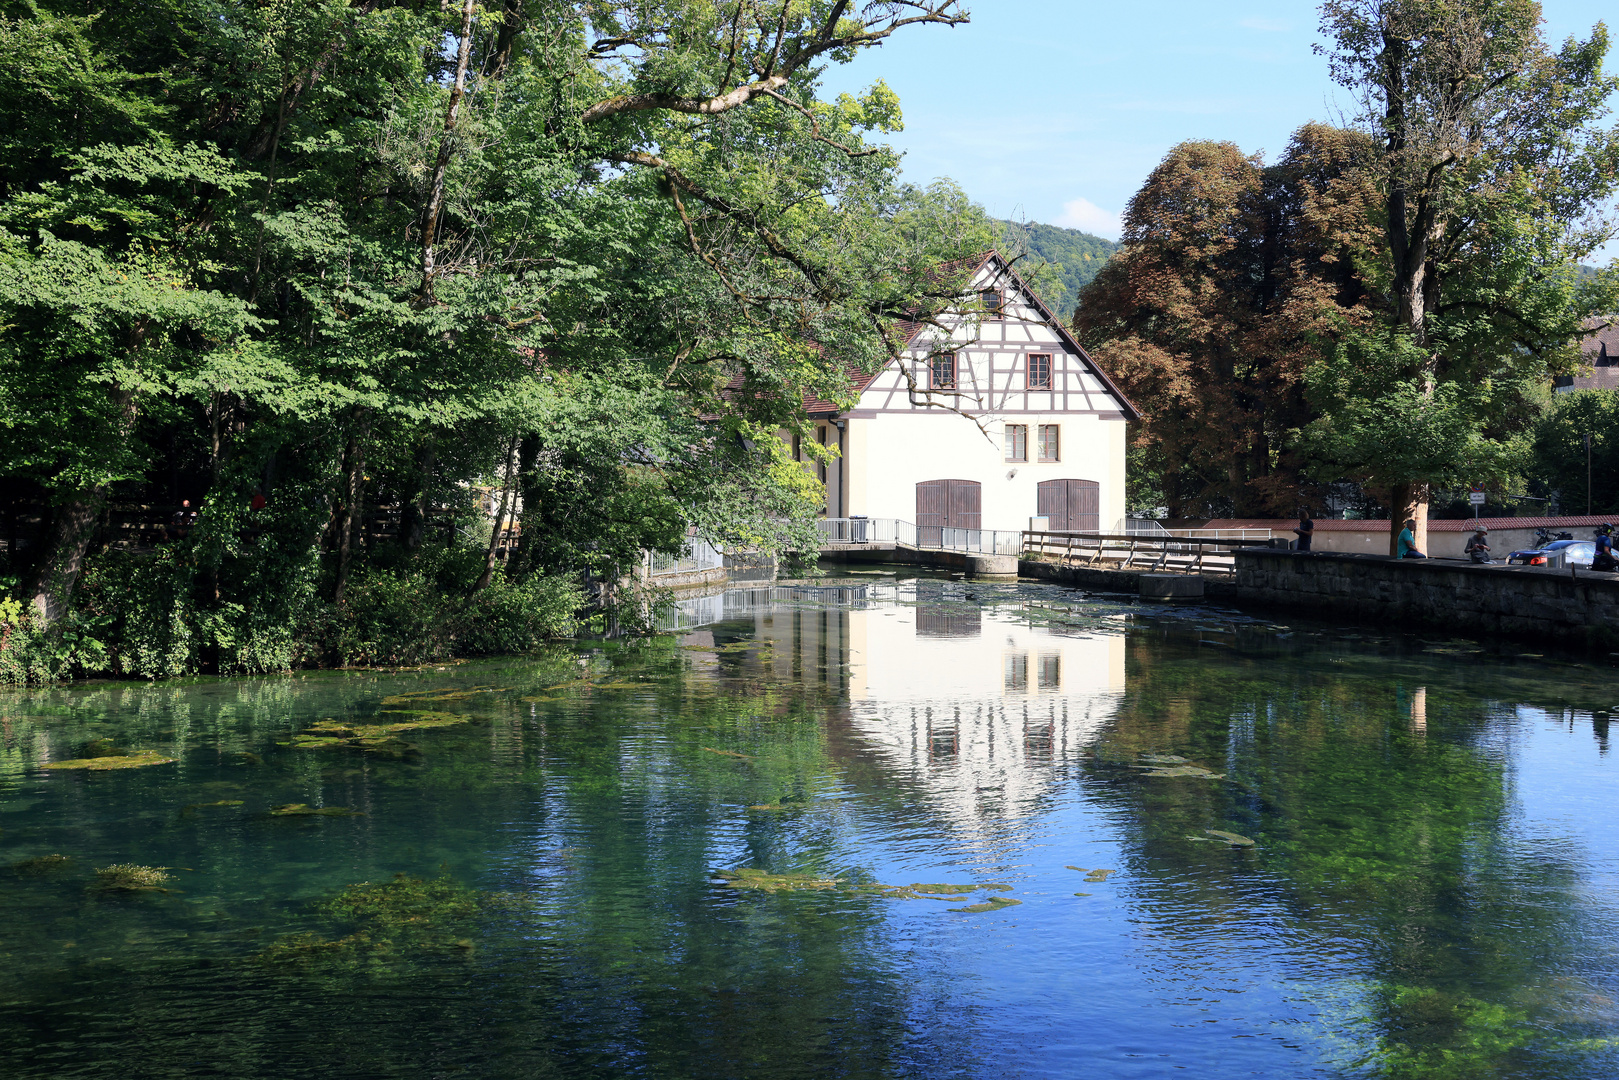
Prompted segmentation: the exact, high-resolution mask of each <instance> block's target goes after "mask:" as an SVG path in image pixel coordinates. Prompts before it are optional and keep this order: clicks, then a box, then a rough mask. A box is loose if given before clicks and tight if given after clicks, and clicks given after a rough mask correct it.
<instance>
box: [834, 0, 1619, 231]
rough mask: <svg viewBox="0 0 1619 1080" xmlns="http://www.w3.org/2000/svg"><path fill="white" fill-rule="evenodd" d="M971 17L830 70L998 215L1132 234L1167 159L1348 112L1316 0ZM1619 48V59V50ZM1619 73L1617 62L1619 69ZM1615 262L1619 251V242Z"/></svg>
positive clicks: (936, 169) (924, 162)
mask: <svg viewBox="0 0 1619 1080" xmlns="http://www.w3.org/2000/svg"><path fill="white" fill-rule="evenodd" d="M969 7H970V9H971V11H972V22H971V23H970V24H969V25H967V26H963V27H959V28H956V29H946V28H941V27H920V28H916V29H913V30H911V31H909V32H905V33H901V34H898V35H896V36H895V37H894V38H893V39H892V40H891V41H890V42H889V43H887V44H885V45H883V46H882V47H880V48H878V49H874V50H871V51H869V52H867V53H866V54H865V55H863V56H862V57H860V58H859V59H858V60H856V61H855V62H854V63H852V64H849V65H847V66H845V67H843V68H838V69H834V70H831V71H828V72H827V75H826V78H825V80H824V84H825V86H826V88H827V90H828V92H830V93H834V94H835V93H838V92H843V91H849V92H856V91H858V90H859V89H861V88H862V87H864V86H867V85H869V84H870V83H871V82H872V80H874V79H876V78H882V79H884V80H886V81H887V83H888V85H889V86H891V87H892V88H893V89H894V90H895V92H897V93H898V94H899V98H900V103H901V106H902V107H903V109H904V113H905V130H904V131H903V132H900V133H897V134H895V135H894V136H892V137H891V138H890V141H891V142H892V143H893V145H894V146H895V147H897V148H898V149H900V150H903V151H905V155H906V156H905V166H904V168H905V175H906V178H907V179H909V180H911V181H913V182H917V183H926V182H927V181H929V180H932V179H933V178H935V177H939V176H948V177H951V178H952V179H954V180H955V181H957V182H958V183H959V184H961V186H962V187H963V188H965V189H966V191H967V193H968V194H969V195H971V196H972V197H973V198H974V199H976V200H977V201H979V202H981V203H982V204H983V205H984V206H985V207H986V208H988V209H989V211H990V212H991V213H993V214H995V215H996V216H998V217H1011V218H1027V219H1028V220H1030V221H1043V222H1047V223H1050V224H1054V225H1067V226H1071V227H1073V228H1080V229H1085V230H1087V231H1089V232H1094V233H1098V234H1100V235H1102V236H1107V237H1109V238H1116V237H1117V236H1118V215H1119V213H1120V212H1121V211H1122V210H1123V209H1124V205H1125V203H1126V202H1127V201H1129V198H1130V196H1131V195H1132V194H1133V193H1134V192H1135V190H1136V188H1138V187H1139V186H1140V185H1141V182H1142V180H1144V179H1145V178H1146V176H1147V174H1148V173H1149V172H1150V171H1151V170H1152V168H1153V166H1155V165H1157V164H1158V162H1159V161H1160V160H1162V158H1163V156H1164V153H1165V151H1167V150H1168V149H1169V148H1170V147H1171V146H1173V145H1175V144H1176V143H1178V142H1180V141H1181V140H1183V139H1229V140H1231V141H1232V142H1235V143H1237V144H1238V145H1239V146H1241V147H1242V148H1243V149H1244V150H1245V151H1248V152H1250V153H1252V152H1254V151H1263V152H1264V154H1265V156H1266V157H1267V159H1274V158H1275V157H1277V156H1279V155H1280V154H1281V153H1282V151H1283V150H1285V149H1286V146H1287V139H1288V136H1289V135H1290V134H1291V133H1292V132H1293V130H1294V129H1295V128H1297V127H1298V126H1299V125H1300V124H1302V123H1304V122H1306V121H1308V120H1323V121H1333V120H1335V119H1337V118H1339V116H1340V114H1341V113H1342V112H1343V111H1346V110H1348V108H1349V105H1350V102H1349V101H1348V99H1347V97H1346V96H1345V95H1344V93H1343V92H1342V91H1341V90H1340V89H1338V88H1337V87H1336V86H1335V85H1334V84H1333V83H1332V81H1331V80H1330V79H1329V78H1328V76H1327V68H1326V63H1325V61H1324V60H1323V59H1322V58H1321V57H1319V56H1316V55H1315V54H1314V53H1313V52H1312V51H1311V46H1312V45H1313V44H1314V43H1315V42H1316V41H1317V40H1318V36H1317V34H1316V23H1317V19H1316V6H1315V4H1314V3H1311V2H1310V0H1262V2H1244V0H1135V2H1133V3H1131V2H1128V0H1126V2H1103V0H976V2H974V0H969ZM1543 7H1544V11H1545V16H1546V36H1547V38H1548V40H1551V41H1558V42H1560V41H1562V40H1563V39H1564V38H1565V37H1567V36H1568V35H1570V34H1577V35H1579V36H1580V37H1584V36H1586V35H1588V34H1589V33H1590V31H1591V27H1592V26H1593V25H1594V24H1595V23H1596V22H1597V21H1598V20H1600V19H1603V18H1604V17H1605V18H1606V19H1607V21H1608V22H1609V23H1610V29H1611V30H1613V31H1614V32H1615V33H1619V5H1616V4H1615V3H1614V0H1543ZM1616 51H1619V50H1616ZM1616 65H1619V56H1616V55H1614V54H1610V55H1609V59H1608V64H1607V67H1608V70H1609V71H1610V72H1611V71H1614V70H1615V68H1616ZM1604 256H1605V257H1604V258H1603V259H1602V260H1601V261H1606V258H1613V257H1619V244H1613V245H1609V247H1608V249H1607V250H1606V251H1605V252H1604Z"/></svg>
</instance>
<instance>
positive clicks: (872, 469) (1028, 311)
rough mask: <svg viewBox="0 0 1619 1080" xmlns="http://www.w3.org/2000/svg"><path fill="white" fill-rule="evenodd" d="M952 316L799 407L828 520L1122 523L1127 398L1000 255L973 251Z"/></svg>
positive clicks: (1022, 525) (1108, 526)
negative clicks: (805, 413) (814, 451)
mask: <svg viewBox="0 0 1619 1080" xmlns="http://www.w3.org/2000/svg"><path fill="white" fill-rule="evenodd" d="M971 290H972V291H971V299H970V300H969V301H967V302H966V303H964V305H963V311H962V312H961V313H960V314H958V315H952V316H948V317H946V318H943V319H940V320H937V321H938V322H939V323H940V324H941V325H940V326H932V325H925V324H924V325H921V326H918V327H916V328H914V329H913V330H911V332H910V335H909V337H908V339H907V341H906V348H905V351H904V353H903V354H902V355H900V356H899V357H896V358H895V359H894V360H893V361H891V362H890V363H889V364H888V365H887V366H886V367H884V368H883V369H882V370H881V371H879V372H878V373H877V374H875V375H871V376H860V377H858V378H856V379H855V381H854V386H853V389H854V390H856V391H857V392H858V393H859V395H860V396H859V400H858V402H857V403H856V404H855V406H854V408H852V409H847V410H839V409H837V408H836V407H835V406H833V405H832V404H831V403H830V402H825V401H810V402H806V403H805V404H806V407H807V408H808V409H809V412H810V416H811V417H812V419H813V420H814V421H815V438H816V440H817V441H818V442H821V443H825V444H829V445H833V446H836V447H837V448H838V450H839V451H840V454H839V456H838V457H837V458H836V460H834V461H833V462H832V464H830V465H827V466H824V467H820V468H818V470H817V471H818V473H819V474H820V475H821V479H822V480H824V481H825V483H826V489H827V507H826V512H827V515H828V516H830V517H854V516H864V517H870V518H898V519H900V520H904V521H913V522H915V523H916V525H917V526H918V528H919V529H929V528H937V527H940V526H943V527H946V528H966V529H1006V530H1020V529H1027V528H1030V527H1031V520H1032V519H1035V518H1044V519H1046V522H1045V523H1046V524H1047V526H1048V527H1049V528H1050V529H1053V530H1069V529H1083V530H1098V529H1099V530H1102V531H1111V530H1113V529H1114V528H1115V527H1116V526H1117V525H1118V524H1119V523H1120V522H1121V521H1122V519H1123V518H1124V468H1125V432H1126V427H1127V425H1128V422H1129V421H1131V420H1136V419H1139V418H1140V414H1139V413H1138V412H1137V411H1136V408H1135V406H1134V405H1132V404H1131V403H1130V401H1129V400H1128V399H1127V398H1126V397H1125V396H1124V393H1123V392H1122V391H1121V390H1120V389H1119V388H1118V386H1117V385H1115V384H1114V382H1113V380H1112V379H1110V378H1108V376H1107V374H1106V373H1105V372H1103V371H1102V370H1101V368H1099V367H1098V366H1097V365H1096V363H1095V362H1094V361H1092V360H1091V358H1090V357H1089V356H1087V355H1086V353H1085V350H1084V349H1082V348H1080V346H1079V343H1078V342H1076V341H1075V340H1074V339H1073V337H1072V336H1071V335H1070V334H1069V333H1068V331H1067V330H1066V329H1065V328H1064V327H1063V326H1062V324H1061V323H1060V322H1058V320H1057V319H1056V318H1055V316H1053V314H1052V312H1051V310H1050V309H1049V308H1047V307H1046V305H1045V304H1044V303H1043V302H1042V301H1041V300H1040V298H1039V297H1037V296H1036V295H1035V294H1034V292H1033V291H1032V290H1031V289H1029V287H1028V286H1027V285H1026V284H1025V283H1024V282H1023V281H1022V279H1021V278H1019V277H1018V275H1017V274H1016V273H1015V272H1014V271H1013V270H1012V269H1011V268H1010V267H1009V266H1007V264H1006V263H1005V261H1004V260H1003V259H1002V258H1001V257H1000V255H998V254H996V253H995V252H990V253H988V254H987V255H985V256H983V258H982V259H981V261H980V262H979V265H978V266H977V268H976V269H975V270H974V272H973V275H972V278H971Z"/></svg>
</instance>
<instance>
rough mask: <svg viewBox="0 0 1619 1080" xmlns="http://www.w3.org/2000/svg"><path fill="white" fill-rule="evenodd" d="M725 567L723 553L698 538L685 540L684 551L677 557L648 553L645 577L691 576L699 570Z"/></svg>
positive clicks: (690, 537)
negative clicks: (665, 575)
mask: <svg viewBox="0 0 1619 1080" xmlns="http://www.w3.org/2000/svg"><path fill="white" fill-rule="evenodd" d="M724 565H725V553H724V552H723V551H721V550H720V549H719V548H717V547H715V546H714V545H713V544H710V543H709V542H708V541H707V540H704V539H703V538H702V537H700V536H689V537H687V538H686V549H685V550H684V551H682V552H681V553H680V554H679V555H678V556H675V555H664V554H661V553H659V552H648V553H647V557H646V576H647V577H661V576H662V575H664V574H691V573H695V572H697V571H699V570H715V569H718V568H719V567H722V566H724Z"/></svg>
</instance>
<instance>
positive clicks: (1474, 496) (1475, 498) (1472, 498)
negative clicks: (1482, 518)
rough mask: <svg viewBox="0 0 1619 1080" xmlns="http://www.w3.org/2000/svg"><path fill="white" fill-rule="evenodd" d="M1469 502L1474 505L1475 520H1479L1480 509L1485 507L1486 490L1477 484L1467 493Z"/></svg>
mask: <svg viewBox="0 0 1619 1080" xmlns="http://www.w3.org/2000/svg"><path fill="white" fill-rule="evenodd" d="M1467 501H1468V502H1470V503H1472V504H1473V519H1474V520H1475V521H1476V520H1478V508H1479V507H1481V506H1483V505H1484V489H1483V488H1482V487H1480V486H1479V485H1477V484H1474V485H1473V490H1472V491H1469V492H1468V493H1467Z"/></svg>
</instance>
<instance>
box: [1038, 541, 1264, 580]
mask: <svg viewBox="0 0 1619 1080" xmlns="http://www.w3.org/2000/svg"><path fill="white" fill-rule="evenodd" d="M1269 544H1270V541H1269V540H1268V539H1262V538H1258V537H1255V538H1252V539H1238V538H1234V537H1202V536H1171V535H1169V534H1165V535H1163V536H1152V535H1145V534H1139V533H1137V534H1130V533H1073V532H1033V531H1031V532H1026V533H1024V534H1023V554H1024V555H1026V556H1029V557H1033V558H1040V559H1047V560H1051V561H1054V562H1060V563H1063V564H1065V565H1068V566H1094V567H1097V568H1100V569H1108V570H1145V571H1152V570H1158V571H1171V572H1180V573H1189V574H1219V575H1230V574H1234V573H1236V557H1235V555H1234V554H1233V552H1234V551H1236V550H1237V549H1238V548H1243V547H1268V546H1269Z"/></svg>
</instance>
